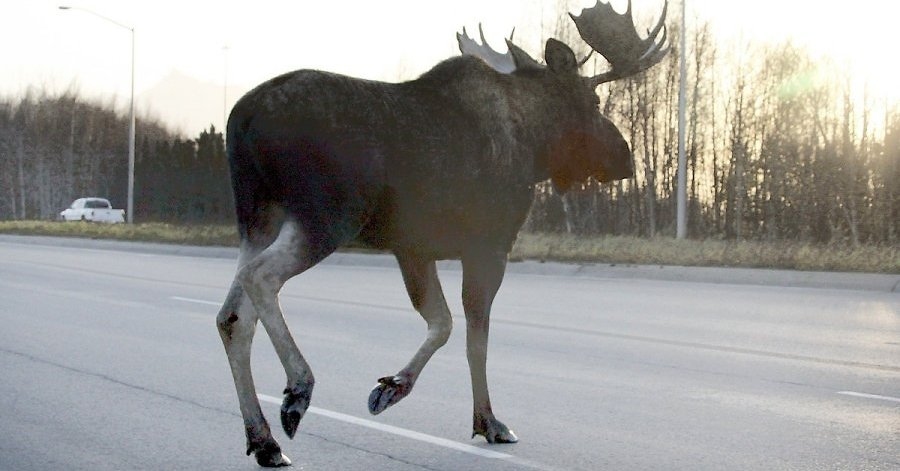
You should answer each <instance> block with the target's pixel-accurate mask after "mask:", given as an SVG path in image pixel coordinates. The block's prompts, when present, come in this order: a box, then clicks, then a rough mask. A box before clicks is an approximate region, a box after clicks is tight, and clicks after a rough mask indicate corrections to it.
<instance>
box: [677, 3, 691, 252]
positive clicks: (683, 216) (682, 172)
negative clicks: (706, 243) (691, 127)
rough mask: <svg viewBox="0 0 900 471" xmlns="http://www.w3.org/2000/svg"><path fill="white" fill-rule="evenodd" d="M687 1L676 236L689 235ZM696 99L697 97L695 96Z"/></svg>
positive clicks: (683, 27)
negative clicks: (686, 140)
mask: <svg viewBox="0 0 900 471" xmlns="http://www.w3.org/2000/svg"><path fill="white" fill-rule="evenodd" d="M685 2H687V0H681V32H680V33H679V35H680V36H681V50H680V51H678V52H679V53H680V54H679V56H681V57H680V58H679V59H680V61H679V64H678V185H677V187H676V199H675V202H676V217H675V238H677V239H684V238H686V237H687V156H686V155H685V149H684V141H685V130H684V128H685V123H686V120H685V116H684V113H685V108H686V107H687V90H686V88H687V29H686V28H687V21H686V20H685V16H684V14H685V11H686V10H687V8H686V7H685ZM695 99H696V98H695Z"/></svg>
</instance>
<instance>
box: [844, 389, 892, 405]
mask: <svg viewBox="0 0 900 471" xmlns="http://www.w3.org/2000/svg"><path fill="white" fill-rule="evenodd" d="M837 393H838V394H840V395H842V396H853V397H861V398H865V399H877V400H879V401H888V402H896V403H900V397H892V396H882V395H880V394H867V393H861V392H856V391H838V392H837Z"/></svg>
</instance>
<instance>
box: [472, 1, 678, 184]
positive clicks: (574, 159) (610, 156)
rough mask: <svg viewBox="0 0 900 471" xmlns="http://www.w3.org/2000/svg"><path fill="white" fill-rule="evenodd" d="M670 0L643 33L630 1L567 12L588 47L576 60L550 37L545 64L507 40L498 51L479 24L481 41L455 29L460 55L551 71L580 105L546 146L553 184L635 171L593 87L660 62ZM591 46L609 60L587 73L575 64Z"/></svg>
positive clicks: (516, 69) (514, 68)
mask: <svg viewBox="0 0 900 471" xmlns="http://www.w3.org/2000/svg"><path fill="white" fill-rule="evenodd" d="M667 10H668V1H667V2H666V3H665V4H664V6H663V11H662V14H661V15H660V18H659V20H658V21H657V23H656V25H655V26H654V28H653V30H651V31H648V36H647V37H646V38H641V37H640V35H639V34H638V32H637V30H636V29H635V26H634V19H633V16H632V9H631V1H630V0H629V2H628V8H627V9H626V11H625V13H621V14H620V13H617V12H616V11H615V10H614V9H613V7H612V6H611V5H610V4H608V3H603V2H600V1H599V0H598V1H597V3H596V5H594V6H593V7H591V8H585V9H584V10H582V12H581V14H580V15H577V16H576V15H573V14H570V15H569V16H570V17H571V18H572V21H573V22H574V23H575V27H576V28H577V29H578V33H579V35H580V36H581V38H582V39H583V40H584V41H585V42H586V43H587V44H588V45H589V46H590V47H591V53H589V54H588V55H587V56H586V57H585V58H583V59H581V60H578V59H577V58H576V56H575V53H574V52H573V51H572V49H571V48H570V47H569V46H568V45H566V44H565V43H563V42H562V41H559V40H557V39H554V38H550V39H548V40H547V43H546V46H545V48H544V59H545V61H546V65H543V64H541V63H540V62H538V61H537V60H535V59H534V58H532V57H531V56H530V55H528V53H527V52H525V51H524V50H523V49H522V48H520V47H519V46H517V45H516V44H515V43H513V42H512V35H510V39H507V40H506V45H507V49H508V51H507V52H506V53H500V52H498V51H496V50H494V49H493V48H492V47H491V46H490V45H489V44H488V43H487V40H485V37H484V31H483V30H482V29H481V25H479V26H478V30H479V36H480V37H481V42H480V43H479V42H477V41H475V40H474V39H472V38H471V37H469V35H468V33H467V32H466V30H465V28H463V32H462V33H461V34H460V33H457V35H456V38H457V41H458V42H459V49H460V51H461V52H462V53H463V54H464V55H472V56H476V57H479V58H481V59H482V60H484V61H485V62H486V63H487V64H488V65H490V66H491V67H492V68H493V69H494V70H496V71H498V72H501V73H505V74H522V75H528V74H539V73H543V74H552V75H553V76H554V78H555V79H556V80H557V81H558V83H559V85H560V86H561V87H565V88H566V91H565V92H566V93H568V94H570V96H574V97H575V100H574V101H571V100H570V101H568V102H567V103H576V104H577V105H576V106H577V107H578V108H580V110H569V112H570V113H571V112H572V111H582V112H580V113H576V115H577V116H578V119H575V120H573V124H572V125H571V126H568V130H567V132H566V134H565V135H563V136H560V138H559V139H558V140H557V142H556V143H555V145H554V146H552V147H551V148H550V150H549V152H548V154H549V155H548V157H547V170H548V172H549V175H550V178H551V179H552V181H553V184H554V186H555V187H556V188H557V190H559V191H561V192H565V191H567V190H568V189H569V188H571V187H572V186H573V185H574V184H576V183H578V182H582V181H584V180H586V179H587V178H589V177H594V178H596V179H597V180H598V181H599V182H601V183H604V182H608V181H612V180H619V179H623V178H629V177H632V176H633V175H634V165H633V161H632V156H631V151H630V149H629V146H628V143H627V142H626V141H625V139H624V138H623V137H622V134H621V132H619V130H618V129H617V128H616V127H615V125H614V124H613V123H612V122H611V121H610V120H609V119H607V118H606V117H605V116H603V115H602V114H601V113H600V112H599V110H598V109H597V105H598V104H599V98H598V96H597V94H596V88H597V87H598V86H600V85H601V84H604V83H607V82H611V81H614V80H618V79H622V78H626V77H630V76H632V75H636V74H638V73H640V72H642V71H644V70H646V69H648V68H650V67H652V66H653V65H655V64H657V63H658V62H660V61H661V60H662V59H663V58H664V57H665V56H666V54H667V53H668V51H669V49H668V47H666V26H665V18H666V12H667ZM594 52H598V53H600V54H601V55H602V56H603V57H604V58H606V60H607V61H608V62H609V64H610V68H609V70H607V71H605V72H603V73H601V74H599V75H593V76H590V77H584V76H581V75H580V73H579V70H580V69H581V67H582V66H583V65H584V64H585V63H586V62H587V61H588V59H590V57H591V55H592V54H593V53H594Z"/></svg>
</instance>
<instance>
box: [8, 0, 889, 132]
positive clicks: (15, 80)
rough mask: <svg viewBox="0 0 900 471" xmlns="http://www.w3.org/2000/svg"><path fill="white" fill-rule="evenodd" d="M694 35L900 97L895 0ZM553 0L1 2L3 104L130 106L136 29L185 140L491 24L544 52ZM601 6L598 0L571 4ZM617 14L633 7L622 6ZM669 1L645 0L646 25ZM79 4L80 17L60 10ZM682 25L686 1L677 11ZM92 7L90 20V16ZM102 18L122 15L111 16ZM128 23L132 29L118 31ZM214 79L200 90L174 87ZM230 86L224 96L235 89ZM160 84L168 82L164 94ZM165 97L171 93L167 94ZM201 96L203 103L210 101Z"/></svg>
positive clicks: (391, 75) (721, 4) (713, 12)
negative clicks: (241, 102)
mask: <svg viewBox="0 0 900 471" xmlns="http://www.w3.org/2000/svg"><path fill="white" fill-rule="evenodd" d="M685 1H686V2H687V10H688V13H687V19H688V28H691V27H692V25H696V24H699V23H703V22H706V21H708V22H709V23H710V24H711V25H712V27H713V29H714V33H715V35H716V37H717V38H720V39H723V40H726V41H735V42H737V43H742V42H744V41H754V42H765V41H771V42H779V41H781V40H784V39H787V38H791V40H792V41H794V42H795V43H797V44H798V45H801V46H805V47H807V48H809V50H810V51H811V52H812V53H813V54H815V55H817V56H825V55H828V56H831V57H833V58H834V59H835V60H836V61H838V63H839V64H847V67H852V68H853V70H854V71H855V72H854V73H857V74H858V75H859V76H860V77H864V79H865V81H867V82H868V83H870V86H871V88H872V90H873V91H874V93H877V94H882V95H885V96H889V97H890V98H892V99H897V100H900V90H898V89H895V86H896V87H897V88H900V65H898V64H897V63H896V59H894V57H896V55H897V54H896V53H895V52H894V51H893V50H892V46H893V45H894V44H895V43H896V40H895V33H892V32H891V31H892V29H893V28H894V22H896V21H897V19H898V18H900V2H894V1H886V0H853V1H847V0H844V1H832V0H742V1H739V0H685ZM554 3H555V2H554V1H552V0H545V1H544V2H541V1H539V0H518V1H514V0H454V1H452V2H428V1H422V0H383V1H372V0H365V1H362V0H323V1H308V0H294V1H286V0H281V1H276V0H254V1H252V2H250V1H247V0H242V1H231V0H181V1H171V0H153V1H143V0H140V1H139V0H133V1H132V0H52V1H50V0H0V44H3V60H2V61H0V96H17V95H21V94H22V93H24V92H25V90H27V89H28V88H29V87H36V88H37V89H39V90H47V91H50V92H60V91H64V90H67V89H69V88H71V87H74V88H75V89H76V90H77V91H78V92H79V93H80V94H81V95H83V96H86V97H89V98H92V99H100V100H102V101H104V102H109V101H113V102H114V104H115V105H116V106H117V107H120V108H124V107H125V106H127V103H128V97H129V94H130V88H129V87H130V80H131V57H132V56H131V32H130V31H129V29H127V27H133V28H134V31H135V55H134V57H135V93H136V96H137V97H138V98H137V103H138V108H139V113H149V114H151V115H152V116H155V117H158V118H161V119H162V120H164V121H165V122H167V123H170V124H171V125H172V126H174V127H175V128H178V129H179V130H181V131H183V132H187V133H188V134H196V133H197V132H199V131H200V129H201V127H206V126H207V125H208V124H215V125H216V126H217V127H221V123H222V121H223V117H224V114H225V111H226V110H227V109H228V108H229V107H230V105H231V104H233V102H234V101H235V100H236V99H237V98H238V97H239V96H240V95H241V94H243V93H244V92H246V91H247V90H249V89H250V88H252V87H253V86H255V85H257V84H258V83H260V82H262V81H264V80H266V79H268V78H271V77H273V76H275V75H278V74H281V73H283V72H287V71H290V70H296V69H301V68H315V69H323V70H329V71H333V72H338V73H344V74H348V75H353V76H358V77H363V78H369V79H376V80H388V81H397V80H401V79H408V78H412V77H415V76H416V75H418V74H420V73H422V72H424V71H426V70H427V69H428V68H430V67H431V66H432V65H434V64H435V63H437V62H438V61H440V60H442V59H444V58H447V57H450V56H453V55H456V54H458V50H457V49H456V40H455V35H454V33H456V32H457V31H459V30H461V28H462V27H463V26H465V27H467V29H468V30H469V31H470V32H473V31H477V25H478V23H479V22H481V23H483V24H484V28H485V33H486V35H487V37H488V39H489V40H490V41H491V42H492V44H494V45H495V47H496V48H497V49H501V50H502V49H504V46H503V40H502V38H503V37H504V36H506V35H508V34H509V32H510V31H511V30H512V28H513V27H517V33H516V38H517V41H516V42H517V43H520V45H522V46H523V47H524V48H525V49H526V50H528V51H529V52H531V53H532V55H533V56H535V57H540V55H541V54H540V45H541V44H542V43H543V39H545V38H542V37H540V36H541V34H540V24H541V22H542V21H543V22H555V21H557V20H558V18H556V17H557V16H558V14H557V13H556V12H555V11H553V8H552V7H551V5H552V4H554ZM574 3H575V4H577V7H576V8H575V9H573V12H575V13H577V11H576V10H577V9H578V8H580V7H587V6H591V5H592V4H593V3H594V1H593V0H583V1H578V2H574ZM612 3H613V5H614V6H616V8H617V9H619V10H620V11H621V10H623V9H624V5H625V3H626V0H613V1H612ZM662 3H663V0H634V9H635V12H636V16H637V17H638V18H645V19H646V23H647V24H644V25H643V27H644V28H646V27H648V26H650V25H649V22H650V21H652V19H653V17H654V15H656V14H657V12H659V11H660V10H661V8H662ZM60 5H69V6H72V7H77V8H76V9H70V10H65V11H64V10H60V9H59V8H58V6H60ZM669 9H670V11H669V23H674V22H676V21H678V13H679V9H680V4H679V0H672V4H671V5H670V6H669ZM90 12H93V13H90ZM95 13H96V14H99V15H102V16H104V17H106V18H108V19H111V20H113V21H115V22H117V23H119V24H120V25H117V24H115V23H113V22H111V21H107V20H104V19H102V18H100V17H98V16H96V15H95ZM121 25H125V27H123V26H121ZM190 82H193V83H194V85H197V84H203V85H204V86H205V90H206V91H207V93H208V94H209V93H212V94H213V95H215V96H204V97H201V96H200V94H199V93H196V92H194V91H192V90H184V91H183V93H182V94H180V95H179V94H177V93H173V92H172V89H173V88H175V89H177V88H179V87H183V86H185V84H187V83H190ZM226 84H227V85H228V88H227V89H226V87H225V85H226ZM163 85H166V87H164V86H163ZM163 90H168V92H167V93H168V95H167V96H162V95H161V94H163V95H165V94H166V93H164V92H163ZM201 98H202V99H201Z"/></svg>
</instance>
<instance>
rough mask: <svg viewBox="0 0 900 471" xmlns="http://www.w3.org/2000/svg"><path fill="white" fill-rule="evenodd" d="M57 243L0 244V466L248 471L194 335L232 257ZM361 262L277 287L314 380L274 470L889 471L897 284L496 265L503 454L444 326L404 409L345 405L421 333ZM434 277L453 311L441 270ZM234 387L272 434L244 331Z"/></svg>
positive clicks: (210, 311) (392, 289) (898, 334)
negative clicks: (482, 420)
mask: <svg viewBox="0 0 900 471" xmlns="http://www.w3.org/2000/svg"><path fill="white" fill-rule="evenodd" d="M59 245H60V244H56V243H55V242H53V240H52V239H51V240H45V241H43V242H40V243H38V244H24V243H20V242H19V241H16V240H9V239H2V240H0V470H57V469H59V470H107V469H108V470H120V469H129V470H132V469H148V470H163V469H166V470H169V469H191V470H194V469H212V470H230V469H247V470H249V469H256V464H255V462H254V461H253V460H252V459H251V458H248V457H246V456H244V454H243V450H244V437H243V428H242V424H241V420H240V417H239V413H238V408H237V400H236V398H235V394H234V390H233V385H232V382H231V378H230V374H229V371H228V366H227V362H226V360H225V355H224V351H223V349H222V346H221V344H220V341H219V338H218V334H217V333H216V329H215V325H214V318H215V315H216V312H217V311H218V304H219V303H220V302H221V300H222V299H223V297H224V295H225V292H226V290H227V287H228V285H229V283H230V281H231V277H232V275H233V272H234V261H233V260H231V259H226V258H217V257H206V256H204V257H197V256H186V255H172V254H165V253H150V252H153V251H149V250H148V251H142V250H134V249H132V248H129V249H128V250H124V249H114V250H109V249H94V248H78V247H60V246H59ZM114 247H115V246H114ZM357 260H365V257H360V258H358V259H357ZM378 260H379V261H378V263H365V262H363V263H326V264H323V265H320V266H319V267H316V268H314V269H313V270H311V271H309V272H307V273H305V274H303V275H301V276H299V277H297V278H295V279H294V280H292V281H291V282H290V283H289V284H288V285H287V286H286V287H285V290H284V291H283V294H282V304H283V306H284V309H285V311H286V314H287V317H288V322H289V324H290V325H291V327H292V329H293V332H294V335H295V337H296V338H297V340H298V342H299V343H300V345H301V349H302V350H303V351H304V354H305V355H306V356H307V358H308V359H309V361H310V362H311V364H312V365H313V368H314V371H315V373H316V378H317V385H316V390H315V392H314V393H313V406H314V408H313V409H311V411H310V413H309V414H308V415H307V417H306V418H304V420H303V422H302V423H301V426H300V430H299V432H298V434H297V437H296V438H295V439H294V440H293V441H290V440H288V439H287V438H286V437H285V436H284V435H283V433H282V432H281V431H278V432H277V433H276V437H277V438H278V439H279V440H280V441H281V443H282V446H283V448H284V450H285V452H286V454H288V456H290V457H291V458H292V459H293V460H294V464H295V469H296V468H299V469H308V470H374V469H377V470H423V469H427V470H448V471H460V470H484V469H489V470H501V471H502V470H514V469H526V470H527V469H537V470H554V469H575V470H598V469H610V470H629V469H636V470H644V469H666V470H680V469H684V470H703V469H709V470H723V469H742V470H779V469H784V470H788V469H789V470H806V469H808V470H829V469H833V470H838V469H840V470H847V469H853V470H863V469H864V470H897V469H900V294H898V293H896V292H890V290H862V289H834V288H831V289H823V288H798V287H784V286H777V285H757V284H738V283H722V280H721V279H715V280H708V281H700V280H696V277H690V276H684V277H681V278H682V280H692V281H663V280H652V279H646V278H647V277H643V276H640V275H638V276H628V277H623V276H618V275H615V274H607V275H603V274H595V275H591V274H587V275H585V274H584V273H581V274H579V275H577V276H576V275H573V274H568V273H566V274H561V273H560V272H558V271H553V270H551V271H546V272H541V271H540V270H531V269H518V268H515V267H514V268H513V269H511V271H510V273H508V275H507V278H506V281H505V282H504V285H503V287H502V288H501V291H500V294H499V296H498V298H497V300H496V303H495V307H494V322H493V325H492V331H491V344H490V353H489V364H488V366H489V371H488V374H489V381H490V384H491V393H492V396H493V399H494V408H495V412H496V413H497V416H498V417H499V418H500V419H501V420H503V421H504V422H505V423H506V424H507V425H509V426H510V427H511V428H513V429H514V430H515V432H516V433H517V434H518V436H519V438H520V439H521V441H520V442H519V443H518V444H515V445H504V446H488V445H486V444H484V443H483V440H481V439H469V432H470V430H471V429H470V426H471V423H470V421H471V397H470V388H469V381H468V372H467V365H466V360H465V350H464V329H463V328H461V327H462V326H463V319H462V318H461V317H459V316H457V317H455V321H456V326H457V329H456V331H455V332H454V334H453V336H452V337H451V340H450V343H448V344H447V345H446V346H445V347H444V348H443V349H442V350H441V351H439V352H438V353H437V354H436V355H435V357H434V358H433V359H432V361H431V363H430V364H429V365H428V367H426V369H425V372H424V373H423V375H422V377H421V378H420V380H419V382H418V383H417V385H416V389H415V390H414V391H413V393H412V394H411V395H410V397H408V398H406V399H405V400H403V401H402V402H401V403H399V404H398V405H396V406H394V407H393V408H391V409H389V410H388V411H387V412H385V413H383V414H381V415H379V416H377V417H372V416H370V415H369V414H368V412H367V409H366V398H367V396H368V393H369V391H370V389H371V387H372V386H373V385H374V383H375V380H376V378H379V377H381V376H384V375H388V374H393V373H394V372H395V371H396V370H398V369H399V368H400V367H401V366H402V365H403V364H405V362H406V361H407V360H408V358H409V357H410V356H411V355H412V353H413V352H414V351H415V349H416V347H417V346H418V344H419V342H420V341H421V340H422V338H423V335H424V332H425V329H424V323H423V322H422V320H421V319H420V318H419V317H418V315H417V314H416V313H415V312H414V311H412V309H411V307H410V304H409V301H408V299H407V297H406V294H405V292H404V290H403V287H402V281H401V278H400V274H399V272H398V271H397V269H396V268H394V267H393V266H391V265H390V264H387V263H384V262H383V258H378ZM529 272H532V273H529ZM441 278H442V280H443V283H444V290H445V293H446V295H447V298H448V300H449V301H450V303H451V309H452V310H453V311H454V313H458V314H461V313H462V309H461V306H460V302H459V300H458V299H459V291H460V289H459V283H460V273H459V271H458V270H456V269H455V268H453V266H449V267H445V268H443V269H442V270H441ZM675 278H679V277H675ZM254 375H255V377H256V383H257V386H258V390H259V392H260V393H261V394H262V395H263V399H264V402H263V409H264V410H265V412H266V413H267V415H268V417H269V418H270V421H271V423H272V424H273V427H275V426H277V424H278V414H277V410H278V406H277V405H275V404H273V403H271V402H268V401H270V399H269V398H268V396H272V397H276V398H277V397H278V396H280V391H281V389H282V388H283V386H284V375H283V372H282V371H281V369H280V364H279V362H278V361H277V359H276V357H275V355H274V353H273V352H272V349H271V347H270V345H269V343H268V339H267V338H266V337H265V334H264V331H263V330H262V329H260V330H259V331H258V332H257V337H256V342H255V345H254Z"/></svg>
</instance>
